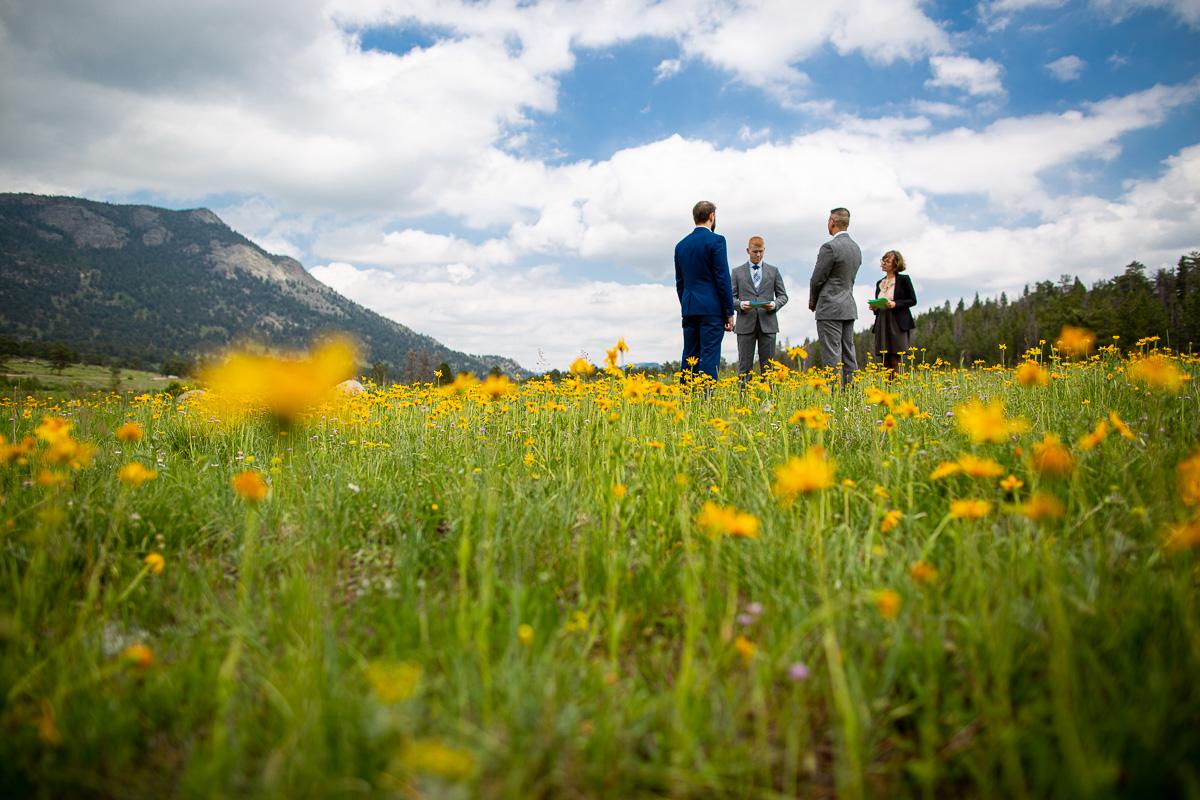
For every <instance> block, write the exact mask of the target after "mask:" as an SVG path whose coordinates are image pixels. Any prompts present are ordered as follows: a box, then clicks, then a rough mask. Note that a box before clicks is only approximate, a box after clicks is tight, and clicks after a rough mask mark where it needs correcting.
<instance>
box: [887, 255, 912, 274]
mask: <svg viewBox="0 0 1200 800" xmlns="http://www.w3.org/2000/svg"><path fill="white" fill-rule="evenodd" d="M888 256H891V257H892V263H893V264H895V265H896V272H904V270H906V269H908V265H907V264H905V263H904V256H902V255H900V251H899V250H888V251H887V252H886V253H884V254H883V257H884V258H887V257H888Z"/></svg>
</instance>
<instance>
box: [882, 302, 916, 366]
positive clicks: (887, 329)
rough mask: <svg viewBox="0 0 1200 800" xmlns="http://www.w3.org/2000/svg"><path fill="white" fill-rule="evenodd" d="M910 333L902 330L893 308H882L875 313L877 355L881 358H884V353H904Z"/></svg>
mask: <svg viewBox="0 0 1200 800" xmlns="http://www.w3.org/2000/svg"><path fill="white" fill-rule="evenodd" d="M908 333H909V332H908V331H902V330H900V323H899V322H897V321H896V314H895V312H894V310H893V309H890V308H883V309H880V310H879V313H878V314H876V315H875V355H877V356H879V359H880V360H883V354H884V353H894V354H898V355H904V353H905V351H906V350H908Z"/></svg>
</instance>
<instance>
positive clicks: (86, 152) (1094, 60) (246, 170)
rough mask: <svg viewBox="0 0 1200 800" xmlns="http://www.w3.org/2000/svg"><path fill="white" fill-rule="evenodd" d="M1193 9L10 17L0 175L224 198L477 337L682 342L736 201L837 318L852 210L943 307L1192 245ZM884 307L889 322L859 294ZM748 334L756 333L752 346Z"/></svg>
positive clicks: (529, 360) (490, 2)
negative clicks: (824, 267) (831, 242)
mask: <svg viewBox="0 0 1200 800" xmlns="http://www.w3.org/2000/svg"><path fill="white" fill-rule="evenodd" d="M1198 45H1200V0H1120V2H1118V1H1117V0H1079V1H1077V2H1068V1H1067V0H983V2H979V3H949V2H918V1H917V0H844V2H842V3H840V4H837V5H836V6H830V5H826V4H799V3H796V2H794V1H793V0H699V2H698V1H697V0H687V1H686V2H685V0H659V2H653V3H651V2H640V1H639V0H603V1H597V0H592V2H575V1H572V0H555V1H551V0H522V1H521V2H517V0H508V1H507V2H498V1H497V0H479V1H477V2H465V0H464V1H460V0H454V1H453V2H452V1H450V0H402V1H399V0H291V1H290V2H285V1H284V0H259V1H258V2H249V3H246V2H238V1H237V0H209V1H208V2H205V3H202V4H191V5H188V6H181V5H179V4H163V3H160V2H155V0H110V2H106V3H103V4H97V3H90V2H85V1H84V0H74V2H71V1H69V0H62V1H61V2H56V3H41V4H32V3H30V4H11V3H10V4H3V5H0V125H2V126H3V127H2V130H3V131H4V133H3V134H2V135H0V191H35V192H45V193H55V194H73V195H79V196H84V197H89V198H93V199H100V200H109V201H112V202H145V203H153V204H158V205H164V206H168V207H172V208H187V207H195V206H207V207H209V208H212V209H213V210H214V211H216V212H217V213H218V214H219V215H220V216H221V217H222V218H223V219H225V220H226V221H227V222H228V223H229V224H230V225H232V226H233V227H234V228H235V229H237V230H239V231H240V232H242V233H244V234H245V235H247V236H249V237H250V238H251V239H253V240H255V241H256V242H258V243H259V244H261V245H262V246H263V247H265V248H266V249H267V250H269V251H271V252H275V253H282V254H287V255H291V256H294V257H296V258H298V259H299V260H300V261H301V262H302V263H303V264H304V265H305V266H306V267H307V268H309V269H310V270H311V271H312V272H313V274H314V275H315V276H317V277H318V278H319V279H321V280H323V281H325V282H326V283H328V284H329V285H331V286H333V287H334V288H335V289H337V290H338V291H341V292H343V293H344V294H346V295H348V296H350V297H351V298H353V299H355V300H357V301H358V302H360V303H363V304H364V305H366V306H368V307H370V308H373V309H375V310H377V311H379V312H380V313H383V314H385V315H387V316H390V317H392V318H393V319H396V320H397V321H400V322H402V323H404V324H406V325H408V326H409V327H412V328H413V329H415V330H418V331H420V332H422V333H427V334H430V335H432V336H434V337H435V338H437V339H439V340H440V341H442V342H443V343H444V344H446V345H448V346H450V347H453V348H455V349H460V350H465V351H468V352H473V353H480V354H483V353H487V354H490V353H498V354H501V355H506V356H510V357H513V358H516V359H517V360H518V361H520V362H521V363H523V364H524V365H526V366H527V367H529V368H531V369H544V368H549V367H552V366H558V367H562V366H565V365H566V364H567V363H569V362H570V361H571V360H572V359H573V358H574V357H575V356H577V355H578V354H579V353H580V352H586V353H589V354H600V353H602V351H603V349H604V348H606V347H609V346H611V345H612V343H613V342H615V341H616V338H617V337H619V336H624V337H625V339H626V340H627V341H628V342H629V344H630V346H631V348H632V350H633V352H632V353H631V354H630V355H631V357H632V358H633V359H634V360H636V361H658V360H663V359H677V358H678V357H679V356H678V353H679V350H680V345H681V337H680V333H679V327H678V326H679V322H678V303H677V301H676V298H675V295H674V290H673V281H672V274H671V253H672V250H673V246H674V243H675V242H676V241H677V240H678V239H679V238H681V237H682V236H684V235H686V234H687V233H688V232H689V231H690V229H691V222H690V217H689V210H690V208H691V206H692V204H693V203H695V202H696V201H697V200H699V199H709V200H712V201H713V202H715V203H717V205H718V207H719V212H718V222H719V228H718V232H719V233H723V234H725V235H726V236H727V237H728V239H729V250H730V259H731V266H735V265H736V264H738V263H741V262H742V261H743V260H744V250H745V242H746V239H747V238H748V237H749V236H751V235H762V236H764V237H765V238H766V240H767V261H768V262H770V263H774V264H776V265H777V266H779V267H780V269H781V270H782V272H783V275H784V278H785V281H786V282H787V286H788V290H789V294H790V295H791V298H792V301H793V304H792V305H791V306H790V307H788V308H785V309H784V310H783V311H782V312H781V315H780V323H781V339H783V338H786V339H790V340H791V341H792V342H799V341H801V340H803V339H804V338H805V337H809V336H812V335H813V334H814V330H815V326H814V324H813V321H812V316H811V314H810V313H809V312H808V311H807V308H806V306H807V303H806V299H807V284H808V278H809V275H810V273H811V267H812V263H813V259H814V257H815V255H816V252H817V248H818V247H819V246H820V244H821V242H822V241H823V240H824V238H826V233H825V231H824V220H825V217H826V215H827V212H828V210H829V208H831V207H833V206H835V205H845V206H847V207H849V208H850V209H851V211H852V213H853V221H852V224H851V231H850V232H851V234H852V236H854V237H855V239H856V240H857V241H858V242H859V244H860V245H861V246H862V248H863V252H864V266H863V269H862V271H861V272H860V275H859V280H858V284H857V287H858V288H857V292H858V294H860V295H861V299H862V300H863V301H864V302H865V299H866V297H867V296H869V294H870V293H871V287H872V286H873V284H874V280H875V278H876V275H877V263H878V257H879V255H880V254H881V253H882V252H884V251H886V250H888V249H892V248H896V249H899V250H901V251H902V252H903V253H904V254H905V257H906V259H907V260H908V262H909V264H910V274H911V275H912V277H913V280H914V283H915V286H916V289H917V293H918V300H919V308H921V307H928V306H931V305H934V304H941V303H942V302H944V301H945V300H947V299H950V300H951V301H952V302H956V301H957V299H958V298H959V297H962V296H966V297H971V296H973V295H974V294H975V293H976V292H980V293H981V294H983V295H985V296H986V295H998V294H999V293H1000V292H1001V291H1007V292H1009V293H1010V294H1011V293H1013V292H1019V291H1020V289H1021V287H1022V286H1024V285H1025V284H1026V283H1031V282H1034V281H1038V280H1046V279H1057V278H1058V276H1059V275H1061V274H1064V273H1070V274H1077V275H1080V276H1081V277H1082V278H1083V279H1084V280H1085V281H1087V282H1091V281H1095V280H1099V279H1101V278H1105V277H1109V276H1112V275H1114V274H1117V273H1119V272H1120V271H1122V269H1123V268H1124V266H1125V265H1126V264H1127V263H1128V262H1129V261H1132V260H1134V259H1137V260H1140V261H1142V262H1144V263H1146V264H1148V265H1150V266H1151V267H1152V268H1160V267H1170V266H1172V265H1173V264H1174V262H1175V261H1176V260H1177V259H1178V257H1179V256H1180V255H1181V254H1183V253H1184V252H1187V251H1190V250H1194V249H1200V133H1198V132H1200V55H1198V54H1200V46H1198ZM864 314H865V312H864ZM727 339H728V341H727V342H726V345H725V354H726V356H727V357H728V358H731V359H732V358H733V357H734V354H735V352H736V346H735V342H734V339H733V337H732V336H730V337H727Z"/></svg>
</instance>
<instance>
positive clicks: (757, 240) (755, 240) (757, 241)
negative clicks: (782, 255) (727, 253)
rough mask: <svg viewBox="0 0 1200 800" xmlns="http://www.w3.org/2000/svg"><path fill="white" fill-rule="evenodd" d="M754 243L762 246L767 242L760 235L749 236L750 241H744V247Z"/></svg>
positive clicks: (752, 245)
mask: <svg viewBox="0 0 1200 800" xmlns="http://www.w3.org/2000/svg"><path fill="white" fill-rule="evenodd" d="M756 244H757V245H760V246H762V247H766V246H767V243H766V242H764V241H763V238H762V237H761V236H751V237H750V241H749V242H747V243H746V247H754V245H756Z"/></svg>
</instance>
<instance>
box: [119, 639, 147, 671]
mask: <svg viewBox="0 0 1200 800" xmlns="http://www.w3.org/2000/svg"><path fill="white" fill-rule="evenodd" d="M121 660H122V661H126V662H128V663H130V664H132V665H133V666H135V667H137V668H138V669H140V670H142V671H143V672H145V671H146V670H148V669H150V667H151V665H153V664H154V651H153V650H151V649H150V648H149V647H147V646H146V645H144V644H131V645H129V647H126V648H125V649H124V650H122V651H121Z"/></svg>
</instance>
